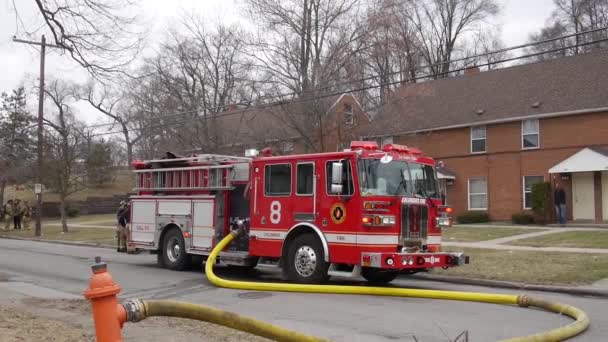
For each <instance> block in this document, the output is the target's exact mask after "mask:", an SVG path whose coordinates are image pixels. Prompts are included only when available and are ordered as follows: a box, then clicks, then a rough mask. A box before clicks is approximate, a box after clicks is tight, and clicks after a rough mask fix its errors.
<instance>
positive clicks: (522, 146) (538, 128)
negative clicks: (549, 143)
mask: <svg viewBox="0 0 608 342" xmlns="http://www.w3.org/2000/svg"><path fill="white" fill-rule="evenodd" d="M526 121H536V128H537V129H536V135H537V136H538V139H537V146H533V147H524V135H533V134H535V133H526V134H524V122H526ZM539 148H540V121H539V120H538V119H527V120H521V149H522V150H537V149H539Z"/></svg>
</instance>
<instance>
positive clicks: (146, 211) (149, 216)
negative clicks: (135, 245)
mask: <svg viewBox="0 0 608 342" xmlns="http://www.w3.org/2000/svg"><path fill="white" fill-rule="evenodd" d="M131 215H132V219H131V241H133V242H141V243H145V244H152V243H154V228H155V226H156V201H155V200H133V201H132V202H131Z"/></svg>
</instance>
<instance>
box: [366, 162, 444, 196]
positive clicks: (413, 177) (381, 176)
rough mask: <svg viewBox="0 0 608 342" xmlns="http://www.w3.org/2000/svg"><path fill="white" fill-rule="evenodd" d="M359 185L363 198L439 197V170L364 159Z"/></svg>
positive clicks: (415, 164) (406, 163)
mask: <svg viewBox="0 0 608 342" xmlns="http://www.w3.org/2000/svg"><path fill="white" fill-rule="evenodd" d="M358 169H359V182H360V183H361V184H360V187H361V194H362V195H363V196H405V195H409V196H412V195H419V196H423V197H431V198H437V197H438V195H439V193H438V191H437V182H436V179H435V170H434V169H433V167H432V166H430V165H424V164H418V163H408V162H404V161H398V160H392V161H390V162H388V163H382V162H380V159H360V160H359V162H358Z"/></svg>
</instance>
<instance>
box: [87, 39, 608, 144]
mask: <svg viewBox="0 0 608 342" xmlns="http://www.w3.org/2000/svg"><path fill="white" fill-rule="evenodd" d="M605 41H608V38H604V39H600V40H596V41H592V42H586V43H581V44H579V45H578V46H587V45H592V44H598V43H602V42H605ZM570 48H572V47H560V48H556V49H551V50H547V51H541V52H536V53H531V54H527V55H523V56H519V57H513V58H507V59H504V60H500V61H488V62H487V63H484V64H482V65H480V66H488V67H489V66H490V65H494V64H500V63H505V62H510V61H514V60H518V59H523V58H530V57H536V56H540V55H544V54H549V53H553V52H559V51H563V50H567V49H570ZM468 68H469V67H462V68H458V69H454V70H451V71H450V72H451V73H454V72H461V71H465V70H467V69H468ZM441 74H442V73H439V74H433V75H426V76H419V77H416V78H413V79H410V81H418V80H423V79H428V78H432V77H434V76H438V75H441ZM403 83H404V82H403V81H401V80H399V81H392V82H386V83H382V84H377V85H369V86H363V87H359V88H356V89H351V90H347V91H338V92H334V93H329V94H324V95H318V96H314V97H307V98H298V99H295V100H291V101H279V102H274V103H267V104H261V105H257V106H254V107H248V108H243V109H237V110H234V111H231V112H224V113H220V114H216V115H214V116H213V117H209V119H216V118H221V117H225V116H231V115H238V114H244V113H248V112H252V111H258V110H260V109H264V108H269V107H275V106H280V105H286V104H294V103H301V102H308V101H314V100H320V99H323V98H328V97H333V96H338V95H342V94H347V93H350V92H359V91H365V90H370V89H374V88H380V87H383V86H384V87H385V86H391V85H398V84H403ZM158 117H160V116H158ZM158 117H154V118H153V119H155V118H158ZM194 119H200V118H199V117H198V116H197V117H195V118H194ZM190 122H192V120H183V121H178V122H172V123H167V124H161V125H157V126H152V127H150V128H134V129H128V130H127V131H129V132H134V131H143V130H148V129H156V128H163V127H171V126H177V125H182V124H186V123H190ZM120 133H123V131H122V130H121V131H114V132H105V133H98V134H94V135H92V137H95V136H103V135H113V134H120Z"/></svg>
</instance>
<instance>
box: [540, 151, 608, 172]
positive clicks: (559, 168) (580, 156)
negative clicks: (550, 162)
mask: <svg viewBox="0 0 608 342" xmlns="http://www.w3.org/2000/svg"><path fill="white" fill-rule="evenodd" d="M590 171H608V147H585V148H583V149H582V150H580V151H578V152H576V153H575V154H573V155H571V156H570V157H568V158H566V159H564V160H562V161H561V162H559V163H557V164H556V165H554V166H553V167H552V168H550V169H549V173H568V172H590Z"/></svg>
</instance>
